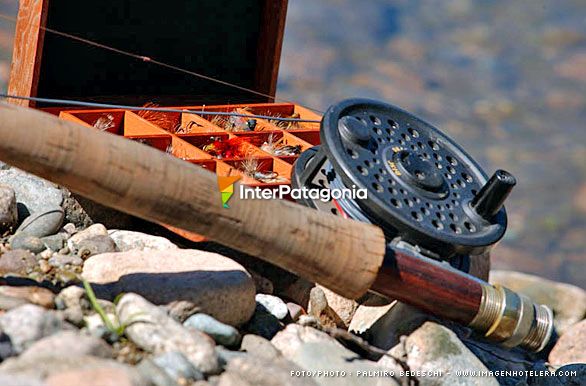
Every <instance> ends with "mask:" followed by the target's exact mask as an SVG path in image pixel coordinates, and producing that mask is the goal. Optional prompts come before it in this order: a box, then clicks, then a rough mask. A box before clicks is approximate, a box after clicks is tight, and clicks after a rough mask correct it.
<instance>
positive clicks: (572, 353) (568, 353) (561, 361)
mask: <svg viewBox="0 0 586 386" xmlns="http://www.w3.org/2000/svg"><path fill="white" fill-rule="evenodd" d="M549 362H550V363H552V364H554V365H565V364H568V363H586V320H583V321H581V322H580V323H577V324H574V325H573V326H571V327H569V328H568V329H567V330H566V332H565V333H564V334H563V335H562V336H560V338H559V339H558V341H557V343H556V344H555V346H554V347H553V349H552V350H551V352H550V353H549Z"/></svg>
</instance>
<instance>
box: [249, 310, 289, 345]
mask: <svg viewBox="0 0 586 386" xmlns="http://www.w3.org/2000/svg"><path fill="white" fill-rule="evenodd" d="M282 328H283V325H282V323H281V322H280V321H279V319H277V318H276V317H275V315H273V314H271V313H268V312H266V311H264V309H260V308H257V310H256V311H255V312H254V315H252V318H251V319H250V320H249V321H248V323H247V324H246V331H248V332H249V333H251V334H255V335H260V336H262V337H263V338H266V339H272V338H273V337H274V336H275V335H276V334H277V333H278V332H279V331H280V330H281V329H282Z"/></svg>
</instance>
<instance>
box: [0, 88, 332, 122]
mask: <svg viewBox="0 0 586 386" xmlns="http://www.w3.org/2000/svg"><path fill="white" fill-rule="evenodd" d="M0 98H6V99H18V100H25V101H32V102H38V103H47V104H54V105H71V106H82V107H96V108H102V109H122V110H131V111H155V112H161V113H191V114H197V115H219V116H227V117H243V118H250V119H254V118H256V119H265V120H273V121H283V122H302V123H320V122H321V121H319V120H315V119H303V118H285V117H273V116H271V115H256V114H241V113H234V112H222V111H204V110H188V109H173V108H167V107H144V106H128V105H118V104H109V103H96V102H85V101H78V100H74V99H52V98H37V97H24V96H18V95H10V94H3V93H0Z"/></svg>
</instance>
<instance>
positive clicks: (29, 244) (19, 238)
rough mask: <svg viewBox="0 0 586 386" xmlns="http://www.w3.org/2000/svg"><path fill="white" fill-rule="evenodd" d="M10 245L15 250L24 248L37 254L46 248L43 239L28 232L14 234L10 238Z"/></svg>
mask: <svg viewBox="0 0 586 386" xmlns="http://www.w3.org/2000/svg"><path fill="white" fill-rule="evenodd" d="M10 247H11V248H12V249H14V250H16V249H24V250H26V251H29V252H31V253H35V254H37V253H40V252H43V251H44V250H45V249H46V248H45V244H43V242H42V241H41V239H39V238H38V237H36V236H30V235H27V234H26V233H18V234H16V235H14V236H13V237H12V238H11V239H10Z"/></svg>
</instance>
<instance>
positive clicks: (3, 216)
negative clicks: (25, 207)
mask: <svg viewBox="0 0 586 386" xmlns="http://www.w3.org/2000/svg"><path fill="white" fill-rule="evenodd" d="M17 223H18V211H17V209H16V194H15V193H14V190H13V189H12V188H11V187H10V186H6V185H0V236H1V235H2V234H4V233H5V232H7V231H11V230H13V229H14V228H15V227H16V224H17Z"/></svg>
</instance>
